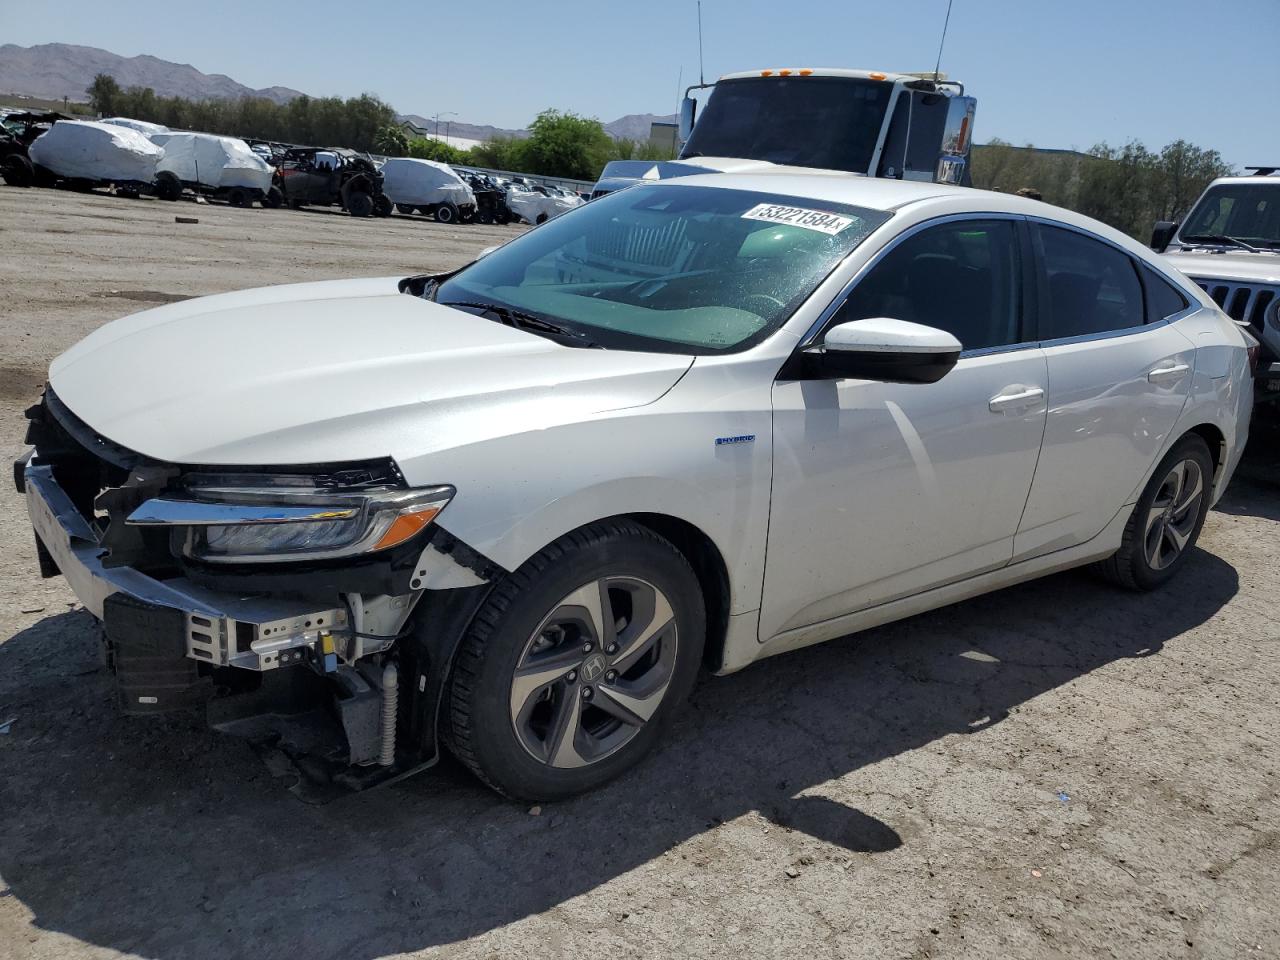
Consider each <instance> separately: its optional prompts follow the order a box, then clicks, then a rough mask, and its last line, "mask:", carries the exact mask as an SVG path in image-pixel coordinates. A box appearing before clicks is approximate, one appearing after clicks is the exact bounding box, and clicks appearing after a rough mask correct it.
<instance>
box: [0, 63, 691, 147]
mask: <svg viewBox="0 0 1280 960" xmlns="http://www.w3.org/2000/svg"><path fill="white" fill-rule="evenodd" d="M99 73H108V74H110V75H111V76H113V77H115V79H116V82H117V83H119V84H120V86H122V87H150V88H151V89H153V90H154V91H155V92H156V93H157V94H158V95H160V96H162V97H174V96H178V97H186V98H188V99H191V100H238V99H240V98H241V97H265V98H267V99H268V100H273V101H275V102H276V103H287V102H288V101H290V100H292V99H293V98H294V97H297V96H301V95H302V91H300V90H294V89H292V88H291V87H279V86H277V87H264V88H262V89H257V90H255V89H254V88H253V87H247V86H245V85H244V84H242V83H237V82H236V81H235V80H232V79H231V78H230V77H228V76H226V75H225V74H221V73H202V72H201V71H199V70H197V69H196V68H195V67H193V66H192V65H191V64H189V63H174V62H172V61H170V60H161V59H160V58H159V57H153V56H150V55H147V54H143V55H142V56H137V57H122V56H120V55H119V54H116V53H112V52H111V51H109V50H102V49H100V48H98V47H82V46H77V45H75V44H70V43H42V44H37V45H36V46H32V47H20V46H17V45H16V44H12V43H6V44H3V45H0V94H22V95H25V96H29V97H39V98H41V99H45V100H61V99H62V98H63V97H67V98H68V99H70V100H72V101H84V100H85V99H86V96H87V94H86V91H87V90H88V88H89V84H90V83H92V82H93V78H94V76H95V75H97V74H99ZM400 119H401V120H409V121H411V122H412V123H414V124H416V125H417V126H419V127H422V128H423V129H425V130H428V131H432V132H434V130H435V120H434V119H433V118H430V117H423V116H420V115H419V114H416V113H408V114H401V115H400ZM674 119H675V117H674V116H667V117H663V116H658V115H656V114H651V113H634V114H628V115H627V116H625V117H619V118H618V119H617V120H613V121H611V122H609V123H606V124H605V125H604V129H605V132H606V133H608V134H609V135H610V136H611V137H614V138H617V139H622V138H625V139H628V140H647V139H648V138H649V124H650V123H652V122H653V121H655V120H667V121H670V120H674ZM440 127H441V132H443V131H444V128H445V124H444V123H441V125H440ZM448 131H449V134H450V136H454V137H463V138H466V139H468V140H488V139H490V138H492V137H495V136H509V137H525V136H528V131H527V130H508V129H504V128H501V127H495V126H492V125H489V124H476V123H464V122H460V121H458V120H452V119H451V120H449V122H448Z"/></svg>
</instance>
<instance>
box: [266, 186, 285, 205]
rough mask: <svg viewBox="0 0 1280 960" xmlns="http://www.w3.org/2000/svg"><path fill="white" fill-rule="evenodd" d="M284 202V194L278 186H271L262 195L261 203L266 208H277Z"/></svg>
mask: <svg viewBox="0 0 1280 960" xmlns="http://www.w3.org/2000/svg"><path fill="white" fill-rule="evenodd" d="M283 203H284V194H283V193H281V191H280V188H279V187H271V188H269V189H268V190H267V192H266V193H264V194H263V195H262V205H263V207H265V208H266V209H268V210H278V209H279V208H280V207H281V205H282V204H283Z"/></svg>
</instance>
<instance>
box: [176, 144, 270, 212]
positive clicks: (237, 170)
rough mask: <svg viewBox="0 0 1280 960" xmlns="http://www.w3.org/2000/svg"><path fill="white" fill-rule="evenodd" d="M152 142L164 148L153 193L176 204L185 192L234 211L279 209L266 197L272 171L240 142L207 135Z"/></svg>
mask: <svg viewBox="0 0 1280 960" xmlns="http://www.w3.org/2000/svg"><path fill="white" fill-rule="evenodd" d="M151 142H152V143H155V144H157V145H158V146H161V147H163V148H164V158H163V159H162V160H161V161H160V162H159V163H158V164H157V165H156V179H155V192H156V196H158V197H160V198H161V199H163V200H177V199H178V197H179V196H181V195H182V191H183V190H184V189H187V190H190V191H191V192H192V193H197V194H201V195H204V196H209V197H216V198H218V199H220V200H226V201H227V202H228V203H229V204H231V205H232V206H233V207H248V206H252V205H253V204H254V202H259V203H261V204H262V205H263V206H279V205H280V204H279V202H278V199H277V201H276V202H274V203H273V202H272V201H271V200H270V199H269V198H268V193H269V191H270V190H271V189H272V183H271V180H272V176H273V174H274V171H273V170H272V168H271V164H269V163H267V161H266V160H264V159H262V157H260V156H258V155H257V154H256V153H254V152H253V151H252V150H251V149H249V145H248V144H246V143H245V142H244V141H243V140H237V139H236V138H234V137H219V136H215V135H213V134H209V133H156V134H153V135H152V136H151Z"/></svg>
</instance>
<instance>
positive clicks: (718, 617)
mask: <svg viewBox="0 0 1280 960" xmlns="http://www.w3.org/2000/svg"><path fill="white" fill-rule="evenodd" d="M609 519H611V520H630V521H632V522H633V523H637V524H639V525H640V526H642V527H647V528H648V529H650V530H652V531H653V532H654V533H656V534H657V535H658V536H660V537H662V538H663V539H665V540H668V541H670V542H671V544H672V546H674V547H675V548H676V549H677V550H679V551H680V552H681V553H682V554H683V555H684V558H685V559H686V560H688V561H689V566H691V567H693V572H694V574H695V575H696V576H697V578H698V587H699V589H700V590H701V592H702V598H703V602H704V604H705V606H706V616H707V641H706V644H705V646H704V647H703V657H702V659H703V663H704V664H705V665H706V667H707V668H708V669H709V670H712V671H716V670H719V669H720V667H721V666H722V664H723V662H724V647H725V638H726V636H727V634H728V630H729V610H730V609H731V608H732V603H731V589H730V586H729V568H728V566H727V565H726V564H725V562H724V556H723V555H722V554H721V553H720V548H719V547H717V546H716V544H715V541H714V540H712V539H711V537H709V536H707V534H706V533H704V532H703V531H702V530H700V529H699V528H698V527H697V526H695V525H694V524H692V523H690V522H689V521H688V520H682V519H680V518H679V517H673V516H671V515H670V514H665V513H626V514H621V515H619V516H616V517H610V518H609Z"/></svg>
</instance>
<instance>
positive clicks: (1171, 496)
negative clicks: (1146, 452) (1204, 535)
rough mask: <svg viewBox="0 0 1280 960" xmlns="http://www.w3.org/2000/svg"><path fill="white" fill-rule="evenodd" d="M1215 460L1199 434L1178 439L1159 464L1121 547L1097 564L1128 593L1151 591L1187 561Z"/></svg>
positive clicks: (1200, 524) (1205, 505)
mask: <svg viewBox="0 0 1280 960" xmlns="http://www.w3.org/2000/svg"><path fill="white" fill-rule="evenodd" d="M1212 486H1213V458H1212V457H1211V456H1210V455H1209V447H1208V445H1207V444H1206V443H1205V442H1204V440H1203V439H1201V438H1200V437H1199V436H1197V435H1195V434H1189V435H1187V436H1185V437H1183V438H1182V439H1181V440H1179V441H1178V442H1177V443H1176V444H1175V445H1174V447H1173V449H1172V450H1170V451H1169V453H1168V454H1167V455H1166V456H1165V458H1164V459H1163V460H1161V461H1160V465H1159V466H1157V467H1156V469H1155V472H1154V473H1153V474H1152V475H1151V480H1150V482H1148V484H1147V486H1146V489H1145V490H1143V491H1142V496H1140V497H1139V498H1138V503H1137V505H1136V506H1135V507H1134V508H1133V515H1132V516H1131V517H1130V518H1129V522H1128V524H1126V525H1125V528H1124V536H1123V539H1122V541H1121V546H1120V549H1119V550H1117V551H1116V552H1115V554H1113V555H1112V556H1110V557H1108V558H1107V559H1106V560H1103V561H1101V562H1100V563H1099V564H1098V565H1097V570H1098V571H1099V572H1100V573H1101V574H1102V575H1103V576H1105V577H1106V578H1107V579H1108V580H1111V581H1112V582H1114V583H1117V584H1119V585H1120V586H1122V587H1127V588H1129V589H1130V590H1154V589H1155V588H1156V587H1159V586H1160V585H1162V584H1163V583H1165V582H1166V581H1168V580H1169V579H1170V578H1172V577H1173V575H1174V574H1175V573H1177V572H1178V568H1179V567H1181V566H1182V564H1183V563H1185V562H1186V559H1187V554H1188V553H1190V552H1191V548H1192V547H1194V546H1195V545H1196V540H1197V539H1198V538H1199V536H1200V528H1201V527H1203V526H1204V518H1205V516H1206V515H1207V514H1208V512H1209V500H1210V497H1211V490H1212Z"/></svg>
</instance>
